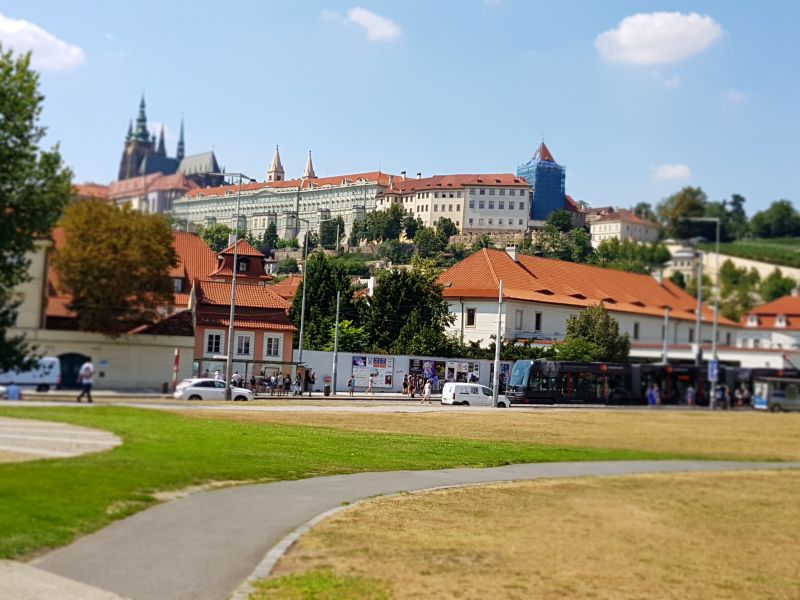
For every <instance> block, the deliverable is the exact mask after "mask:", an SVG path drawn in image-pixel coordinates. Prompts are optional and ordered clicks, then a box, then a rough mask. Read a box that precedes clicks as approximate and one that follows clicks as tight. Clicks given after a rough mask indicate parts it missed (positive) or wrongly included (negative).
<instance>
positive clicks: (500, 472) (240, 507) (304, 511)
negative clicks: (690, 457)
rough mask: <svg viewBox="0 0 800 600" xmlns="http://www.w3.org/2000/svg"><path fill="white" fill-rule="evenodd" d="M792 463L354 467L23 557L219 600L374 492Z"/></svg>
mask: <svg viewBox="0 0 800 600" xmlns="http://www.w3.org/2000/svg"><path fill="white" fill-rule="evenodd" d="M783 468H800V463H746V462H710V461H709V462H705V461H617V462H575V463H548V464H524V465H512V466H504V467H495V468H489V469H444V470H438V471H396V472H385V473H359V474H355V475H338V476H331V477H317V478H311V479H303V480H299V481H284V482H276V483H269V484H262V485H249V486H241V487H232V488H226V489H220V490H215V491H206V492H199V493H196V494H193V495H189V496H187V497H184V498H181V499H179V500H174V501H171V502H168V503H165V504H161V505H159V506H156V507H154V508H151V509H149V510H146V511H144V512H141V513H139V514H136V515H133V516H131V517H129V518H127V519H124V520H122V521H118V522H116V523H113V524H112V525H110V526H108V527H106V528H105V529H103V530H101V531H98V532H97V533H94V534H92V535H88V536H85V537H83V538H81V539H79V540H77V541H76V542H75V543H73V544H72V545H70V546H67V547H65V548H61V549H59V550H55V551H53V552H51V553H49V554H47V555H45V556H43V557H41V558H39V559H37V560H36V561H34V562H33V564H34V565H35V566H37V567H38V568H40V569H44V570H46V571H49V572H51V573H54V574H57V575H62V576H64V577H68V578H70V579H73V580H76V581H79V582H84V583H87V584H90V585H93V586H96V587H98V588H101V589H102V590H108V591H111V592H115V593H117V594H119V595H121V596H123V597H126V598H130V599H132V600H138V599H142V600H144V599H147V600H153V599H165V600H171V599H179V598H180V599H186V598H192V599H197V600H204V599H208V600H222V599H224V598H227V597H228V596H229V595H230V594H231V593H232V592H233V591H234V590H235V589H236V588H237V587H238V586H239V585H240V584H241V583H242V582H243V581H244V580H246V579H247V577H248V576H249V575H250V573H251V572H252V571H253V570H254V569H255V568H256V566H258V564H259V563H260V562H261V560H262V558H263V557H264V555H265V554H266V553H267V551H269V550H270V548H272V547H273V546H274V545H275V544H277V543H278V542H279V541H280V540H281V539H282V538H283V537H284V536H286V535H287V534H289V533H290V532H291V531H293V530H294V529H296V528H297V527H299V526H301V525H303V524H304V523H306V522H307V521H309V520H310V519H312V518H313V517H315V516H317V515H319V514H320V513H322V512H325V511H327V510H330V509H332V508H335V507H337V506H341V505H342V503H345V502H354V501H356V500H360V499H363V498H368V497H370V496H374V495H376V494H392V493H396V492H401V491H415V490H423V489H430V488H435V487H441V486H455V485H469V484H476V483H487V482H495V481H512V480H525V479H538V478H553V477H581V476H603V475H626V474H636V473H668V472H680V471H723V470H726V471H730V470H745V469H783Z"/></svg>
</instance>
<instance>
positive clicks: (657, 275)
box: [653, 269, 664, 285]
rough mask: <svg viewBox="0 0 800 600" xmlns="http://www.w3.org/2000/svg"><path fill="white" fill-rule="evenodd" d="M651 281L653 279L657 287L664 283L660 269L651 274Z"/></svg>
mask: <svg viewBox="0 0 800 600" xmlns="http://www.w3.org/2000/svg"><path fill="white" fill-rule="evenodd" d="M653 279H655V280H656V281H657V282H658V284H659V285H661V284H662V283H664V272H663V271H662V270H661V269H657V270H656V271H654V272H653Z"/></svg>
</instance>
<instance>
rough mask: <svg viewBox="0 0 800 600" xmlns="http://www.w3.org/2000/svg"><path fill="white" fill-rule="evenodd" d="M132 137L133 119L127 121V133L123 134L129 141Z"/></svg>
mask: <svg viewBox="0 0 800 600" xmlns="http://www.w3.org/2000/svg"><path fill="white" fill-rule="evenodd" d="M131 138H133V119H131V120H130V121H128V135H126V136H125V141H126V142H130V141H131Z"/></svg>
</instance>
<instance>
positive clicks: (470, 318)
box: [464, 308, 542, 331]
mask: <svg viewBox="0 0 800 600" xmlns="http://www.w3.org/2000/svg"><path fill="white" fill-rule="evenodd" d="M466 310H467V315H466V322H465V324H464V326H465V327H475V319H476V316H477V309H476V308H467V309H466ZM524 316H525V311H523V310H517V311H516V312H515V314H514V329H515V331H522V330H523V318H524ZM533 330H534V331H541V330H542V313H541V312H539V311H536V312H535V313H534V320H533Z"/></svg>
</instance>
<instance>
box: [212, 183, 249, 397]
mask: <svg viewBox="0 0 800 600" xmlns="http://www.w3.org/2000/svg"><path fill="white" fill-rule="evenodd" d="M205 175H218V176H222V177H236V178H238V179H239V184H238V187H237V189H236V221H235V225H234V228H233V276H232V277H231V312H230V315H229V317H228V352H227V355H228V356H227V360H226V364H225V400H230V399H231V375H232V373H231V370H232V369H233V332H234V328H233V319H234V316H235V314H234V311H235V308H236V272H237V271H238V265H237V264H236V263H237V262H238V259H239V200H240V199H241V195H242V179H247V180H248V181H249V182H250V183H252V182H254V181H255V179H253V178H252V177H248V176H247V175H245V174H243V173H205Z"/></svg>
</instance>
